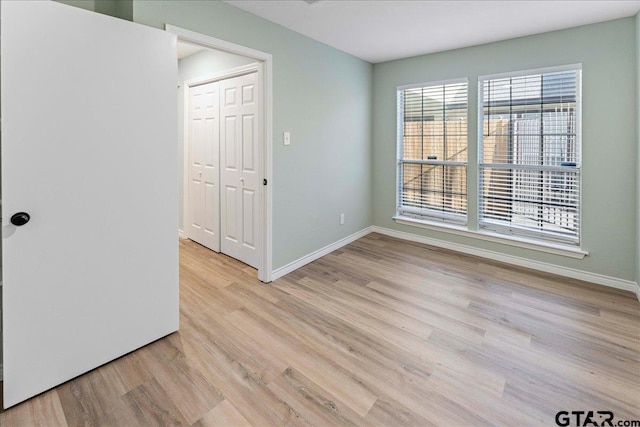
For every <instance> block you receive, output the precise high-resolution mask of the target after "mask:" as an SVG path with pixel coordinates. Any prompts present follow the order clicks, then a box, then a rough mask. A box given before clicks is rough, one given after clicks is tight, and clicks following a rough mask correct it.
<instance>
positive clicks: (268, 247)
mask: <svg viewBox="0 0 640 427" xmlns="http://www.w3.org/2000/svg"><path fill="white" fill-rule="evenodd" d="M165 31H168V32H170V33H173V34H175V35H176V36H177V37H178V40H180V41H184V42H189V43H195V44H199V45H201V46H204V47H207V48H210V49H216V50H221V51H224V52H229V53H233V54H236V55H242V56H246V57H249V58H253V59H255V60H256V61H260V62H262V67H257V65H260V64H249V65H247V66H243V67H238V68H234V69H232V70H229V71H225V72H222V73H216V74H212V75H209V76H205V77H204V78H203V79H194V80H189V81H188V82H185V86H186V85H192V86H195V85H196V83H195V81H200V83H199V84H202V83H207V82H210V81H215V80H222V79H224V78H229V77H235V76H238V75H242V74H248V73H250V72H253V71H256V70H257V71H258V73H260V72H261V71H262V72H261V74H262V85H263V94H264V96H263V100H264V101H263V117H264V121H263V123H264V126H263V128H264V147H262V148H263V149H262V150H260V151H261V152H260V154H259V157H261V159H260V158H259V159H258V161H259V162H260V164H261V165H262V177H263V178H264V179H266V180H267V183H268V185H266V186H265V185H263V186H262V191H261V195H262V201H261V207H262V209H260V212H259V215H260V223H261V224H262V230H261V231H262V232H261V246H262V247H261V252H262V254H261V256H260V266H259V267H258V279H260V280H261V281H263V282H266V283H268V282H270V281H271V280H272V279H271V277H272V261H271V260H272V227H271V226H272V207H273V191H272V190H271V187H272V185H273V131H272V130H273V56H272V55H271V54H270V53H266V52H262V51H259V50H255V49H251V48H248V47H245V46H241V45H238V44H235V43H231V42H228V41H226V40H221V39H217V38H215V37H211V36H207V35H204V34H200V33H196V32H194V31H190V30H187V29H184V28H180V27H176V26H174V25H170V24H165ZM260 68H262V70H261V71H260ZM186 94H188V90H185V95H186ZM185 105H186V104H185ZM186 110H187V109H186V108H185V112H186ZM185 129H186V126H185ZM184 146H185V148H186V147H188V143H187V139H186V138H185V140H184ZM185 159H188V157H186V155H185ZM185 170H186V169H185ZM184 185H185V186H186V185H187V180H186V179H185V181H184ZM184 190H185V193H184V194H185V195H186V194H187V193H186V191H187V189H186V188H185V189H184ZM185 199H186V198H185ZM185 209H187V207H185ZM186 214H187V211H186V210H185V218H187V216H186ZM185 228H186V227H185Z"/></svg>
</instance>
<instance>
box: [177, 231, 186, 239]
mask: <svg viewBox="0 0 640 427" xmlns="http://www.w3.org/2000/svg"><path fill="white" fill-rule="evenodd" d="M178 238H179V239H188V237H187V235H186V234H184V231H182V230H180V229H178Z"/></svg>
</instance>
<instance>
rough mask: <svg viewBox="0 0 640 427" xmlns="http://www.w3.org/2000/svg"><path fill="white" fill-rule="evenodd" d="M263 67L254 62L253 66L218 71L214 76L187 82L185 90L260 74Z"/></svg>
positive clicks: (208, 75) (185, 82)
mask: <svg viewBox="0 0 640 427" xmlns="http://www.w3.org/2000/svg"><path fill="white" fill-rule="evenodd" d="M260 68H261V65H260V63H259V62H252V63H251V64H246V65H241V66H239V67H235V68H229V69H228V70H223V71H218V72H216V73H212V74H206V75H204V76H199V77H195V78H193V79H189V80H185V81H184V85H185V88H191V87H193V86H200V85H203V84H207V83H213V82H216V81H219V80H226V79H232V78H234V77H240V76H244V75H247V74H251V73H255V72H259V71H260Z"/></svg>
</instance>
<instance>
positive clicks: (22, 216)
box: [11, 212, 31, 227]
mask: <svg viewBox="0 0 640 427" xmlns="http://www.w3.org/2000/svg"><path fill="white" fill-rule="evenodd" d="M30 219H31V216H29V214H28V213H26V212H18V213H15V214H13V215H12V216H11V224H13V225H15V226H18V227H20V226H21V225H25V224H26V223H28V222H29V220H30Z"/></svg>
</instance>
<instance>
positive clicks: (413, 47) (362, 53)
mask: <svg viewBox="0 0 640 427" xmlns="http://www.w3.org/2000/svg"><path fill="white" fill-rule="evenodd" d="M226 2H227V3H229V4H231V5H233V6H235V7H238V8H240V9H244V10H246V11H248V12H251V13H252V14H254V15H258V16H261V17H263V18H265V19H268V20H269V21H272V22H275V23H277V24H280V25H282V26H284V27H287V28H290V29H292V30H293V31H296V32H298V33H301V34H304V35H306V36H308V37H311V38H312V39H315V40H318V41H320V42H322V43H325V44H328V45H329V46H333V47H335V48H337V49H340V50H342V51H345V52H348V53H350V54H352V55H354V56H357V57H359V58H362V59H364V60H366V61H369V62H372V63H376V62H383V61H389V60H393V59H399V58H406V57H410V56H416V55H422V54H425V53H433V52H439V51H443V50H450V49H457V48H461V47H467V46H473V45H478V44H483V43H489V42H494V41H498V40H505V39H510V38H514V37H521V36H526V35H531V34H537V33H544V32H547V31H553V30H559V29H563V28H570V27H576V26H579V25H585V24H591V23H594V22H601V21H607V20H610V19H616V18H622V17H626V16H632V15H635V14H636V13H637V12H638V10H640V1H631V0H626V1H614V0H606V1H577V0H569V1H565V0H555V1H554V0H547V1H494V0H476V1H453V0H450V1H434V0H412V1H411V0H409V1H407V0H319V1H318V2H316V3H312V4H308V3H307V2H306V1H304V0H226Z"/></svg>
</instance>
